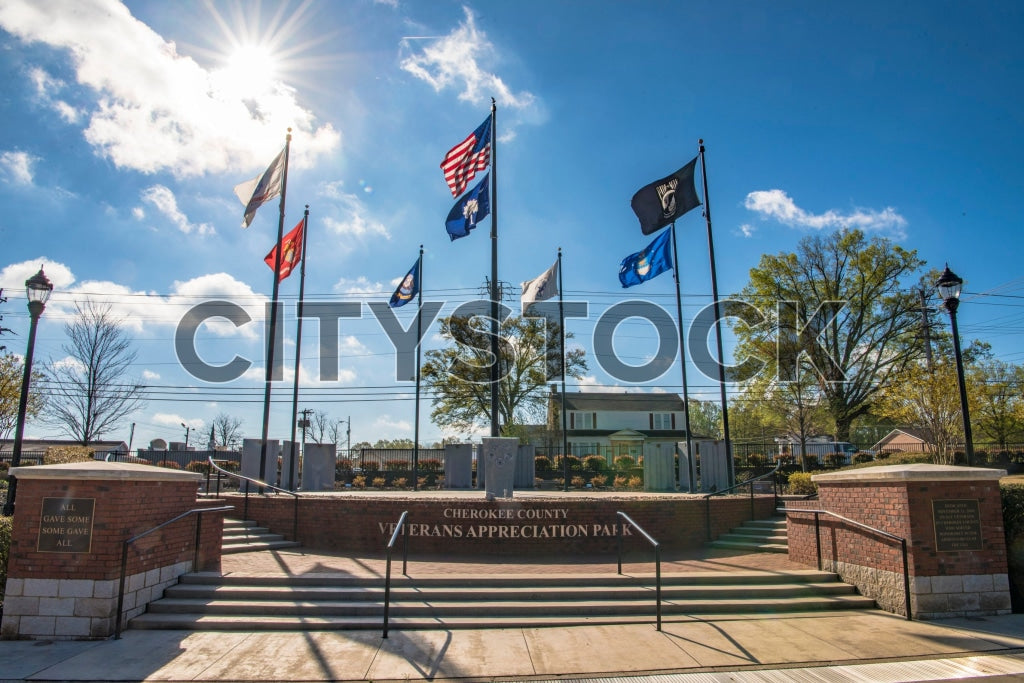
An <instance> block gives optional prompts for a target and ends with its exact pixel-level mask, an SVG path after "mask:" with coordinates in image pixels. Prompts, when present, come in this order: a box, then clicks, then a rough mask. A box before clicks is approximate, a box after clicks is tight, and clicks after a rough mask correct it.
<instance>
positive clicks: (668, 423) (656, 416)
mask: <svg viewBox="0 0 1024 683" xmlns="http://www.w3.org/2000/svg"><path fill="white" fill-rule="evenodd" d="M672 418H673V415H672V413H651V429H675V420H673V419H672Z"/></svg>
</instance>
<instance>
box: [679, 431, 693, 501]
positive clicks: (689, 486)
mask: <svg viewBox="0 0 1024 683" xmlns="http://www.w3.org/2000/svg"><path fill="white" fill-rule="evenodd" d="M676 453H678V454H679V490H680V491H682V492H684V493H687V492H688V493H693V492H694V487H695V486H696V484H697V476H696V475H697V461H696V458H693V457H690V454H689V453H688V452H687V451H686V442H685V441H677V442H676Z"/></svg>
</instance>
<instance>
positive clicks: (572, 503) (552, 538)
mask: <svg viewBox="0 0 1024 683" xmlns="http://www.w3.org/2000/svg"><path fill="white" fill-rule="evenodd" d="M754 501H755V515H756V517H757V518H764V517H769V516H771V515H772V513H773V510H774V504H775V500H774V497H773V496H770V495H764V496H756V497H755V499H754ZM227 502H228V504H231V505H234V506H235V511H236V512H235V513H233V514H237V515H238V516H241V514H242V510H243V508H244V502H243V500H242V497H241V496H227ZM293 510H294V503H293V500H292V499H291V498H290V497H287V496H253V495H250V496H249V512H248V517H249V519H252V520H255V521H257V522H258V523H259V524H260V525H261V526H268V527H270V528H271V529H272V530H273V531H274V532H275V533H281V534H284V535H285V536H286V537H288V538H291V537H292V519H293ZM750 510H751V508H750V498H749V496H722V497H715V498H712V499H711V521H712V530H711V531H712V538H717V537H718V536H720V535H721V534H723V533H726V532H727V531H729V530H730V529H732V528H734V527H737V526H739V525H741V524H742V523H743V522H745V521H747V520H749V519H750V518H751V516H750ZM403 511H408V512H409V516H408V518H407V519H408V522H409V524H410V539H409V548H410V551H414V552H420V553H464V554H499V555H522V554H526V555H542V554H552V553H570V554H578V553H613V552H615V550H616V547H617V546H616V540H615V524H616V521H617V519H618V516H617V515H616V512H617V511H622V512H624V513H626V514H627V515H629V517H630V518H632V519H633V520H634V521H635V522H636V523H637V524H639V525H640V526H641V527H643V528H644V530H646V531H647V532H648V533H649V534H650V535H651V536H653V537H654V538H655V539H656V540H657V541H658V542H659V543H660V544H661V545H662V547H663V548H665V549H666V550H685V549H690V548H697V547H700V546H701V545H703V544H704V543H705V541H706V539H707V536H706V534H707V527H706V524H707V516H706V504H705V502H704V500H703V499H702V498H700V497H691V496H686V495H681V494H670V495H665V496H650V497H644V498H616V497H614V496H607V497H601V496H594V497H575V496H571V497H564V498H549V497H543V498H540V497H538V498H527V497H521V498H512V499H508V500H505V499H496V500H494V501H486V500H485V499H484V497H483V494H482V493H481V494H480V495H479V497H472V498H470V497H445V496H444V495H440V494H439V495H437V496H434V495H431V496H423V495H420V496H415V497H413V496H403V495H400V494H388V493H380V494H355V495H353V494H335V495H329V496H316V495H314V494H310V495H304V496H302V498H301V500H300V504H299V524H298V541H299V542H300V543H302V545H304V546H306V547H309V548H314V549H318V550H331V551H352V552H374V553H378V552H381V551H382V550H383V549H384V546H385V544H386V543H387V541H388V539H389V538H390V536H391V533H392V530H393V528H394V524H395V523H396V522H397V521H398V519H399V517H400V516H401V514H402V512H403ZM624 547H625V548H626V549H643V548H649V547H650V546H649V544H648V543H647V542H646V541H644V540H643V539H642V538H640V537H639V536H638V535H637V534H635V533H633V534H631V536H630V537H629V538H627V544H626V545H625V546H624Z"/></svg>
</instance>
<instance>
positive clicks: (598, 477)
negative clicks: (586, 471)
mask: <svg viewBox="0 0 1024 683" xmlns="http://www.w3.org/2000/svg"><path fill="white" fill-rule="evenodd" d="M590 483H591V485H592V486H593V487H594V488H596V489H599V488H603V487H604V486H606V485H607V484H608V477H606V476H605V475H603V474H595V475H594V476H593V477H591V478H590Z"/></svg>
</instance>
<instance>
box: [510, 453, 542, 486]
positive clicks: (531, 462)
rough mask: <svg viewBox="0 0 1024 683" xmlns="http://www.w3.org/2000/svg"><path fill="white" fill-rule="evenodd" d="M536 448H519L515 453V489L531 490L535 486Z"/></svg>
mask: <svg viewBox="0 0 1024 683" xmlns="http://www.w3.org/2000/svg"><path fill="white" fill-rule="evenodd" d="M536 453H537V447H536V446H530V445H525V446H519V451H518V452H517V453H516V474H515V481H514V482H513V484H514V485H515V488H517V489H532V488H533V487H534V485H535V484H536V481H535V480H536V479H537V471H536V467H535V465H536V459H535V458H536Z"/></svg>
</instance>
